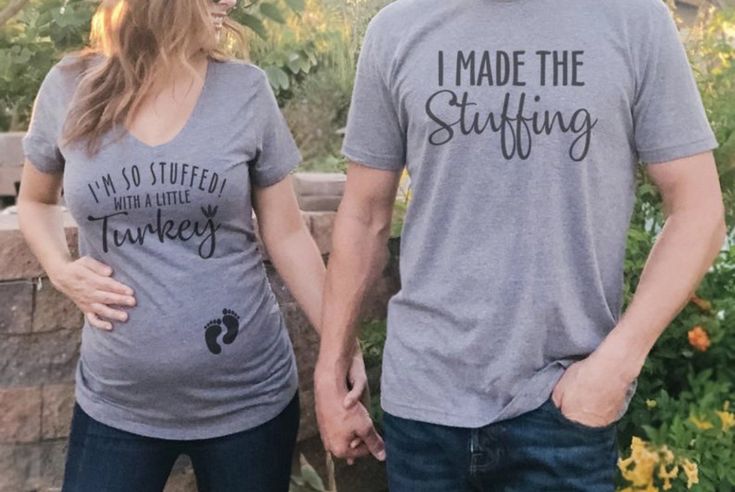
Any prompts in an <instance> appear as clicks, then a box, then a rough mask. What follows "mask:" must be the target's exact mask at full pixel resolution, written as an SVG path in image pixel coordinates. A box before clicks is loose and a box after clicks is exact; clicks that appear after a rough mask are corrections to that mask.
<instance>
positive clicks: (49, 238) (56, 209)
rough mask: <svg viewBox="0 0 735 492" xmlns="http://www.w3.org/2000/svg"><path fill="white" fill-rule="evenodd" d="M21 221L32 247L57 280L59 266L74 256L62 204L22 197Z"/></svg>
mask: <svg viewBox="0 0 735 492" xmlns="http://www.w3.org/2000/svg"><path fill="white" fill-rule="evenodd" d="M18 224H19V226H20V230H21V233H22V234H23V237H24V238H25V240H26V242H27V243H28V246H29V248H30V249H31V251H32V252H33V254H34V255H35V257H36V258H37V259H38V261H39V262H40V263H41V266H42V267H43V269H44V270H45V271H46V273H47V275H48V276H49V277H50V278H51V279H52V280H53V278H54V276H55V272H56V271H57V270H58V269H59V267H61V266H63V265H64V264H66V263H68V262H69V261H71V260H72V258H71V253H70V251H69V246H68V244H67V242H66V234H65V232H64V221H63V216H62V209H61V207H60V206H58V205H52V204H46V203H41V202H35V201H31V200H23V199H21V200H19V201H18Z"/></svg>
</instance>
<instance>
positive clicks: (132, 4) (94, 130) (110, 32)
mask: <svg viewBox="0 0 735 492" xmlns="http://www.w3.org/2000/svg"><path fill="white" fill-rule="evenodd" d="M210 1H211V0H103V1H102V2H101V4H100V6H99V7H98V8H97V11H96V12H95V14H94V16H93V18H92V26H91V33H90V43H89V46H87V47H86V48H84V49H83V50H81V51H79V52H77V53H76V55H77V56H73V57H70V60H71V61H70V62H69V64H68V65H67V64H64V66H72V67H77V68H78V67H79V65H80V64H81V66H82V71H81V74H82V75H81V80H80V81H79V84H78V86H77V89H76V92H75V96H74V98H73V103H72V105H71V107H70V108H69V112H68V116H67V118H66V123H65V125H64V130H63V132H62V141H63V142H65V143H71V142H83V143H84V144H85V147H86V151H87V153H88V154H89V155H94V154H96V153H97V152H98V151H99V149H100V146H101V139H102V136H103V135H104V134H105V133H107V132H108V131H110V130H113V129H115V128H118V129H119V126H118V125H120V124H122V125H123V126H127V125H128V124H129V123H130V122H131V120H132V118H133V117H134V115H135V112H136V110H137V109H138V108H139V107H140V104H141V103H142V101H143V100H144V99H145V97H146V96H148V95H149V94H150V93H151V92H152V90H153V89H154V88H155V87H156V82H157V81H158V82H160V80H163V79H165V78H166V77H168V76H170V74H171V73H172V72H173V71H174V70H176V69H180V68H182V67H184V68H185V69H187V70H190V71H191V72H192V73H193V74H194V75H195V76H198V74H197V72H196V70H195V68H194V66H193V65H192V64H191V62H190V60H191V58H192V56H193V55H196V54H199V53H202V54H206V55H207V56H209V57H211V58H213V59H215V60H223V59H225V58H228V57H230V56H231V55H232V54H233V53H234V54H236V55H244V53H245V34H244V29H243V27H242V26H241V25H240V24H238V23H236V22H235V21H233V20H232V19H230V18H229V17H228V18H226V19H225V22H224V25H223V27H222V31H221V35H220V38H219V40H218V39H217V35H216V31H215V28H214V25H213V23H212V19H211V16H210V13H209V3H210ZM100 55H102V56H100Z"/></svg>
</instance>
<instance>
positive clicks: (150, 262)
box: [23, 59, 300, 439]
mask: <svg viewBox="0 0 735 492" xmlns="http://www.w3.org/2000/svg"><path fill="white" fill-rule="evenodd" d="M68 61H69V60H68V59H67V60H62V61H61V62H60V63H59V64H57V65H56V66H54V67H53V69H52V70H51V71H50V72H49V74H48V75H47V76H46V78H45V80H44V82H43V84H42V86H41V89H40V91H39V93H38V96H37V98H36V102H35V105H34V111H33V115H32V121H31V125H30V128H29V131H28V133H27V135H26V136H25V138H24V141H23V144H24V149H25V154H26V157H27V158H28V160H29V161H30V162H31V163H32V164H33V165H35V166H36V167H37V168H39V169H40V170H41V171H44V172H54V173H60V172H63V184H64V193H65V200H66V205H67V207H68V209H69V211H70V212H71V214H72V215H73V217H74V218H75V220H76V222H77V224H78V225H79V250H80V254H81V255H88V256H91V257H93V258H95V259H97V260H99V261H101V262H103V263H105V264H107V265H110V266H111V267H112V268H113V270H114V274H113V278H114V279H116V280H119V281H120V282H122V283H124V284H127V285H129V286H130V287H132V288H133V289H134V291H135V296H136V298H137V301H138V304H137V306H135V307H133V308H128V309H127V311H128V314H129V318H128V321H127V322H125V323H119V322H114V321H113V330H112V331H111V332H107V331H104V330H99V329H97V328H94V327H92V326H90V325H89V324H88V323H87V322H86V321H85V324H84V327H83V331H82V344H81V355H80V359H79V363H78V365H77V369H76V398H77V401H78V403H79V405H80V406H81V407H82V408H83V409H84V411H85V412H87V413H88V414H89V415H91V416H92V417H93V418H95V419H96V420H99V421H100V422H103V423H105V424H107V425H110V426H112V427H115V428H119V429H122V430H125V431H129V432H133V433H137V434H141V435H146V436H151V437H157V438H165V439H204V438H211V437H216V436H222V435H226V434H231V433H234V432H238V431H242V430H245V429H248V428H252V427H255V426H257V425H259V424H261V423H263V422H266V421H268V420H270V419H271V418H273V417H275V416H276V415H277V414H278V413H279V412H280V411H281V410H282V409H283V408H285V406H286V405H287V404H288V402H289V401H290V400H291V398H293V396H294V394H295V392H296V391H297V386H298V376H297V371H296V362H295V357H294V353H293V347H292V345H291V341H290V339H289V337H288V331H287V329H286V327H285V324H284V320H283V317H282V314H281V312H280V310H279V307H278V304H277V302H276V298H275V296H274V294H273V292H272V290H271V287H270V284H269V283H268V280H267V277H266V272H265V266H264V264H263V257H262V254H261V251H260V250H259V249H258V245H257V242H256V231H255V229H254V224H253V220H252V207H251V185H257V186H269V185H271V184H273V183H276V182H278V181H280V180H281V179H282V178H284V177H285V176H286V175H287V174H288V173H289V172H290V171H291V170H292V169H293V168H294V167H295V166H296V165H297V164H298V163H299V162H300V155H299V151H298V149H297V148H296V145H295V144H294V142H293V139H292V138H291V135H290V132H289V130H288V128H287V126H286V124H285V120H284V118H283V116H282V114H281V112H280V110H279V108H278V106H277V103H276V100H275V97H274V95H273V93H272V91H271V88H270V86H269V84H268V80H267V78H266V76H265V74H264V72H263V71H262V70H260V69H259V68H257V67H255V66H253V65H250V64H246V63H241V62H237V61H227V62H217V61H214V60H210V61H209V63H208V68H207V73H206V77H205V83H204V86H203V89H202V92H201V95H200V96H199V99H198V100H197V102H196V106H195V108H194V110H193V113H192V115H191V117H190V118H189V119H188V120H187V123H186V125H185V126H184V128H183V129H182V130H181V131H180V132H179V133H178V134H177V135H176V136H175V137H174V138H173V139H172V140H170V141H168V142H167V143H165V144H163V145H157V146H149V145H146V144H145V143H143V142H142V141H140V140H138V139H137V138H135V137H134V136H133V135H132V134H130V133H128V132H123V134H122V136H121V138H120V139H119V140H116V139H115V138H113V132H109V133H108V135H106V136H105V137H104V139H103V148H102V150H101V151H100V152H99V154H97V155H96V156H94V157H93V158H91V159H90V158H88V157H87V156H86V155H85V153H84V151H83V150H82V149H81V146H80V145H77V144H74V145H63V146H60V145H59V137H60V135H61V128H62V124H63V122H64V120H65V118H66V114H67V112H68V109H69V102H70V101H71V100H72V97H73V95H74V94H75V89H76V87H77V85H78V81H79V77H80V74H81V69H76V68H74V67H73V65H72V64H70V63H67V62H68Z"/></svg>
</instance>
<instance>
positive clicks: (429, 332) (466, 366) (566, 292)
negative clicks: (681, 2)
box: [343, 0, 717, 427]
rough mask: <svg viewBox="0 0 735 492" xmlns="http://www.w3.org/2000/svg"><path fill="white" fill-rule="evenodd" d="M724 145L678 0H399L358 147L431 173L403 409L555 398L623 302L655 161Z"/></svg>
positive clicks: (403, 309) (387, 401) (393, 409)
mask: <svg viewBox="0 0 735 492" xmlns="http://www.w3.org/2000/svg"><path fill="white" fill-rule="evenodd" d="M716 146H717V142H716V141H715V138H714V135H713V132H712V131H711V129H710V126H709V124H708V121H707V118H706V116H705V112H704V109H703V107H702V103H701V100H700V96H699V93H698V91H697V87H696V84H695V81H694V78H693V74H692V70H691V68H690V66H689V64H688V63H687V58H686V55H685V52H684V49H683V46H682V43H681V41H680V40H679V38H678V36H677V32H676V28H675V25H674V22H673V20H672V18H671V16H670V14H669V12H668V10H667V8H666V6H665V5H664V3H663V2H662V1H661V0H510V1H501V0H452V1H446V0H398V1H396V2H394V3H392V4H390V5H389V6H387V7H386V8H385V9H383V10H382V11H381V12H380V13H379V14H378V15H377V16H376V17H375V18H374V19H373V20H372V22H371V23H370V25H369V27H368V31H367V34H366V38H365V40H364V45H363V48H362V51H361V54H360V60H359V63H358V73H357V80H356V83H355V90H354V94H353V99H352V107H351V110H350V114H349V118H348V125H347V132H346V138H345V142H344V146H343V152H344V154H345V155H346V156H347V157H348V158H349V159H351V160H353V161H357V162H358V163H362V164H364V165H366V166H371V167H375V168H378V169H384V170H387V171H393V172H400V171H402V170H403V169H404V168H406V169H407V170H408V172H409V174H410V177H411V185H412V190H413V193H412V198H411V201H410V203H409V206H408V210H407V213H406V216H405V222H404V226H403V231H402V235H401V257H400V273H401V283H402V285H401V289H400V291H399V292H398V293H397V294H396V295H395V296H394V297H393V298H392V299H391V300H390V303H389V307H388V328H387V329H388V334H387V340H386V344H385V351H384V354H383V373H382V382H381V403H382V407H383V409H384V410H386V411H388V412H389V413H391V414H394V415H397V416H399V417H403V418H408V419H415V420H421V421H428V422H433V423H438V424H444V425H453V426H462V427H475V426H481V425H485V424H488V423H491V422H496V421H500V420H504V419H508V418H511V417H514V416H517V415H519V414H522V413H524V412H527V411H530V410H533V409H535V408H537V407H538V406H540V405H541V404H542V403H543V402H544V401H545V400H546V399H548V397H549V395H550V393H551V391H552V389H553V387H554V385H555V384H556V382H557V381H558V379H559V377H560V376H561V375H562V373H563V371H564V368H566V367H568V366H569V365H570V364H572V363H573V362H574V361H577V360H580V359H582V358H584V357H586V356H587V355H589V354H590V353H591V352H592V351H594V350H595V348H597V346H598V345H599V344H600V342H601V341H602V340H603V338H604V337H605V336H606V335H607V334H608V333H609V332H610V330H611V329H613V328H614V327H615V325H616V323H617V322H618V320H619V317H620V314H621V308H622V294H623V291H622V287H623V260H624V257H625V246H626V236H627V230H628V226H629V221H630V217H631V213H632V210H633V204H634V198H635V173H636V169H637V167H638V162H639V160H641V161H643V162H644V163H646V164H648V165H655V164H654V163H661V162H665V161H668V160H672V159H676V158H680V157H684V156H689V155H692V154H696V153H699V152H704V151H708V150H711V149H713V148H715V147H716ZM630 396H631V394H630V392H629V395H628V397H629V398H630Z"/></svg>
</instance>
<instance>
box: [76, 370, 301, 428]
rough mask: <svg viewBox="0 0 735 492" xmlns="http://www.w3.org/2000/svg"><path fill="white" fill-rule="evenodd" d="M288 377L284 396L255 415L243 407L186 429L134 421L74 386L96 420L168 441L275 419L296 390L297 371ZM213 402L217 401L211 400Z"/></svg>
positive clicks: (86, 409) (109, 403)
mask: <svg viewBox="0 0 735 492" xmlns="http://www.w3.org/2000/svg"><path fill="white" fill-rule="evenodd" d="M289 379H291V381H290V384H289V386H290V387H289V388H288V390H287V391H282V392H281V394H283V395H286V396H285V397H283V398H279V399H278V401H275V402H271V403H269V404H267V405H262V406H260V407H259V410H261V411H262V410H264V409H267V410H268V411H266V412H260V411H259V412H258V414H257V417H256V418H252V417H248V415H247V414H248V413H249V412H250V411H251V410H252V409H250V408H246V409H244V410H243V411H241V412H237V413H236V414H233V415H230V416H228V417H227V419H226V421H225V422H224V423H220V424H218V425H215V426H212V425H207V426H206V429H205V428H203V427H204V426H201V425H196V424H192V425H191V426H189V427H191V428H192V429H193V430H190V431H187V430H182V429H181V428H180V427H179V428H171V427H165V425H162V424H155V425H153V424H147V423H143V422H140V421H139V420H134V419H131V418H129V417H128V416H126V414H128V415H129V414H130V411H129V410H127V409H126V408H124V407H121V406H119V405H115V404H114V403H111V402H108V401H106V400H103V399H101V398H99V397H97V396H96V395H94V394H92V393H91V392H89V391H87V390H85V388H83V386H82V384H80V383H79V382H77V384H76V387H75V392H74V393H75V394H74V396H75V398H76V401H77V403H78V404H79V406H80V407H81V408H82V410H84V412H85V413H87V414H88V415H89V416H90V417H92V418H93V419H94V420H97V421H98V422H101V423H103V424H105V425H108V426H110V427H114V428H116V429H119V430H122V431H125V432H130V433H133V434H137V435H141V436H145V437H152V438H156V439H169V440H196V439H212V438H216V437H222V436H226V435H230V434H234V433H237V432H242V431H246V430H249V429H252V428H254V427H257V426H259V425H261V424H264V423H266V422H268V421H269V420H271V419H273V418H275V417H276V416H277V415H278V414H279V413H281V412H282V411H283V409H285V408H286V406H287V405H288V404H289V403H290V402H291V400H292V399H293V397H294V395H295V393H296V392H297V391H298V390H299V384H298V373H297V372H296V371H295V369H292V371H291V375H290V376H289ZM213 404H216V403H213ZM111 409H114V410H113V414H114V417H113V416H111V415H110V410H111Z"/></svg>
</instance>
